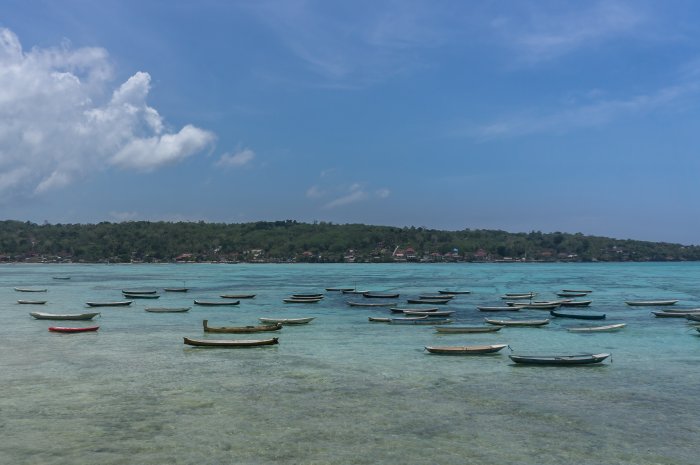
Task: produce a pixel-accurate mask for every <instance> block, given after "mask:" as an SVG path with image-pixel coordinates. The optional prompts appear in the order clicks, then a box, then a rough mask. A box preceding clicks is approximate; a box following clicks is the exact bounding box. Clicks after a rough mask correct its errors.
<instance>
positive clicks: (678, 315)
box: [651, 311, 700, 318]
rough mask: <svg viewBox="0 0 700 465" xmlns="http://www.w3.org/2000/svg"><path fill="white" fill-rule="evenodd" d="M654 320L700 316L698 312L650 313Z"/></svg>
mask: <svg viewBox="0 0 700 465" xmlns="http://www.w3.org/2000/svg"><path fill="white" fill-rule="evenodd" d="M651 313H653V314H654V316H655V317H656V318H686V317H687V316H688V315H700V311H694V312H693V311H691V312H657V311H653V312H651Z"/></svg>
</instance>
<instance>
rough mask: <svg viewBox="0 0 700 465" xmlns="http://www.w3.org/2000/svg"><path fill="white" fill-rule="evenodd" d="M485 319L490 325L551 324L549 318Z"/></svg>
mask: <svg viewBox="0 0 700 465" xmlns="http://www.w3.org/2000/svg"><path fill="white" fill-rule="evenodd" d="M484 321H485V322H486V323H488V324H490V325H498V326H544V325H548V324H549V319H548V318H545V319H543V320H494V319H491V318H484Z"/></svg>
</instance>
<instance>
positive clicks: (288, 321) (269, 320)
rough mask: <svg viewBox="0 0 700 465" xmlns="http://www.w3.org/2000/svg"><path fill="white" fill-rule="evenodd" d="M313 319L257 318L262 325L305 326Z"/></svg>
mask: <svg viewBox="0 0 700 465" xmlns="http://www.w3.org/2000/svg"><path fill="white" fill-rule="evenodd" d="M314 318H315V317H313V316H312V317H307V318H258V320H260V321H261V322H263V323H273V324H274V323H279V324H281V325H305V324H306V323H309V322H311V321H312V320H313V319H314Z"/></svg>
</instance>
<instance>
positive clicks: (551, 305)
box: [520, 301, 561, 310]
mask: <svg viewBox="0 0 700 465" xmlns="http://www.w3.org/2000/svg"><path fill="white" fill-rule="evenodd" d="M560 306H561V302H559V301H556V302H532V303H529V304H525V305H520V308H524V309H527V310H554V309H555V308H559V307H560Z"/></svg>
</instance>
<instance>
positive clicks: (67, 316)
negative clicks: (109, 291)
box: [30, 312, 99, 321]
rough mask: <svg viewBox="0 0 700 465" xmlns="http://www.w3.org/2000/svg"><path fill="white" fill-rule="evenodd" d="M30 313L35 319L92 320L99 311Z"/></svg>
mask: <svg viewBox="0 0 700 465" xmlns="http://www.w3.org/2000/svg"><path fill="white" fill-rule="evenodd" d="M30 315H31V316H32V317H34V318H36V319H37V320H75V321H78V320H92V319H93V318H95V317H96V316H97V315H99V312H96V313H62V314H58V313H41V312H31V313H30Z"/></svg>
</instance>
